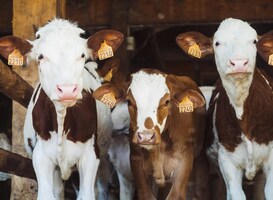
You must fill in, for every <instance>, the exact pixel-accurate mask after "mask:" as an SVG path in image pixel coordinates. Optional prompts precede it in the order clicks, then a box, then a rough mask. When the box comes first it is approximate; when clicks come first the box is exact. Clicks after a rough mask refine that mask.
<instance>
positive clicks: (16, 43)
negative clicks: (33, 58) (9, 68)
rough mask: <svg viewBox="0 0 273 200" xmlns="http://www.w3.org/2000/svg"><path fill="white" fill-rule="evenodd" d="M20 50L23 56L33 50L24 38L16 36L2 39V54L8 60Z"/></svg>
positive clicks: (0, 45) (0, 39) (0, 49)
mask: <svg viewBox="0 0 273 200" xmlns="http://www.w3.org/2000/svg"><path fill="white" fill-rule="evenodd" d="M15 48H16V49H18V50H19V51H20V53H21V54H22V55H26V54H27V53H28V52H29V51H30V50H31V48H32V45H31V44H30V43H29V42H28V41H27V40H24V39H22V38H18V37H15V36H5V37H2V38H0V54H1V55H2V56H3V57H4V58H6V59H8V56H9V55H10V54H11V53H12V52H13V51H14V49H15Z"/></svg>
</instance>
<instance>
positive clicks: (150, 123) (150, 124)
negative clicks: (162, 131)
mask: <svg viewBox="0 0 273 200" xmlns="http://www.w3.org/2000/svg"><path fill="white" fill-rule="evenodd" d="M144 126H145V127H146V128H147V129H152V128H153V127H154V122H153V120H152V118H151V117H147V118H146V119H145V122H144Z"/></svg>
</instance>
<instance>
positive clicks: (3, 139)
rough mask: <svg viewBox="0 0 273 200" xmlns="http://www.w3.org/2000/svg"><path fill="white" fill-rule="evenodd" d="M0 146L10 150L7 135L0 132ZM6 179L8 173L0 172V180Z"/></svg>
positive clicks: (8, 176)
mask: <svg viewBox="0 0 273 200" xmlns="http://www.w3.org/2000/svg"><path fill="white" fill-rule="evenodd" d="M0 148H2V149H5V150H7V151H11V145H10V141H9V139H8V137H7V135H6V134H4V133H0ZM7 179H10V175H9V174H7V173H4V172H0V181H6V180H7Z"/></svg>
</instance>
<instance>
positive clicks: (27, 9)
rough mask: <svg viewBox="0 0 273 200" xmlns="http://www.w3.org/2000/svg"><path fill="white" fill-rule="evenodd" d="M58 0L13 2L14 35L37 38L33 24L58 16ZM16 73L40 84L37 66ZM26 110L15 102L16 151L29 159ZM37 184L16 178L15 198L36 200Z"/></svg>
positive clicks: (14, 128)
mask: <svg viewBox="0 0 273 200" xmlns="http://www.w3.org/2000/svg"><path fill="white" fill-rule="evenodd" d="M56 12H57V0H47V1H25V0H13V20H12V22H13V23H12V26H13V35H15V36H17V37H21V38H24V39H29V40H33V39H34V38H35V35H34V30H33V25H35V26H36V27H40V26H43V25H45V24H46V23H47V21H48V20H51V19H53V18H54V17H55V16H56V15H57V13H56ZM13 70H14V71H15V72H16V73H17V74H18V75H19V76H21V77H22V78H23V79H24V80H25V81H26V82H28V83H29V84H30V85H32V86H34V85H36V83H37V81H38V72H37V66H36V65H35V63H34V62H33V63H31V64H30V65H29V66H28V68H27V69H25V70H22V69H21V68H18V67H13ZM25 115H26V109H25V108H24V107H22V106H21V105H19V104H18V103H17V102H14V103H13V114H12V152H14V153H17V154H20V155H22V156H25V157H26V152H25V148H24V139H23V133H22V132H23V127H24V121H25ZM36 184H37V183H36V181H31V180H29V179H23V178H21V177H18V176H12V189H11V199H28V200H36V199H37V196H36V195H37V194H36V190H35V189H33V188H37V185H36Z"/></svg>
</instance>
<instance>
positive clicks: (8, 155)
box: [0, 148, 36, 180]
mask: <svg viewBox="0 0 273 200" xmlns="http://www.w3.org/2000/svg"><path fill="white" fill-rule="evenodd" d="M0 171H2V172H5V173H10V174H14V175H17V176H20V177H25V178H30V179H34V180H36V175H35V172H34V169H33V166H32V161H31V159H29V158H25V157H23V156H21V155H19V154H16V153H12V152H10V151H6V150H4V149H1V148H0Z"/></svg>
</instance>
